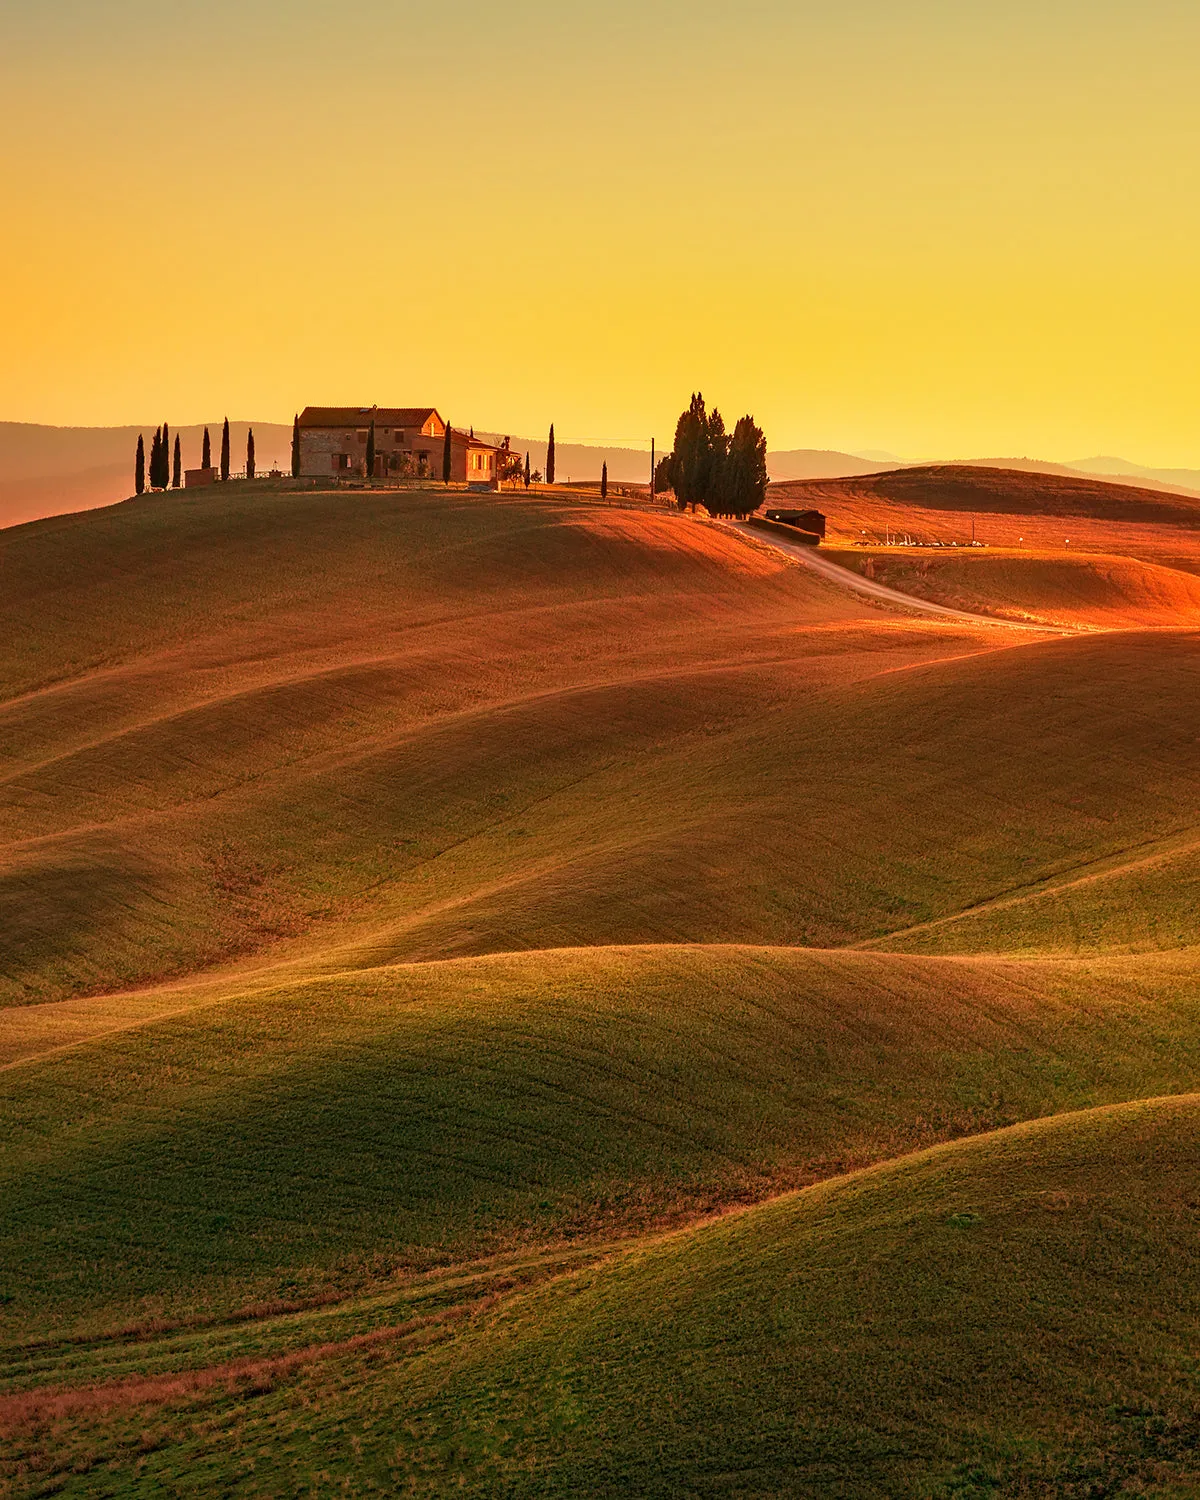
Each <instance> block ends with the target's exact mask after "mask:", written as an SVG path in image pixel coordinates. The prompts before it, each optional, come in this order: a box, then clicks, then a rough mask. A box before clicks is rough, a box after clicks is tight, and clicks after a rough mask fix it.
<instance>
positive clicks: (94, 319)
mask: <svg viewBox="0 0 1200 1500" xmlns="http://www.w3.org/2000/svg"><path fill="white" fill-rule="evenodd" d="M1198 73H1200V6H1198V5H1197V4H1196V3H1195V0H1186V3H1184V0H1137V3H1132V0H1088V3H1084V0H1036V3H1034V0H995V3H972V0H836V3H834V0H827V3H820V4H817V3H811V0H788V3H784V0H740V3H738V4H736V5H735V4H717V3H712V0H691V3H686V4H685V3H674V0H670V3H667V0H636V3H634V0H607V3H605V4H603V5H598V4H597V5H592V4H579V3H573V4H569V3H562V0H559V3H554V4H551V3H549V0H518V3H513V4H487V3H483V0H442V3H440V4H436V5H430V4H424V5H409V4H398V3H394V0H390V3H389V0H359V3H357V4H355V5H353V6H350V5H346V4H344V3H337V4H335V3H332V0H236V3H234V0H207V3H204V4H200V3H190V0H176V3H166V4H164V3H162V0H155V3H151V0H37V3H32V0H28V3H17V0H0V124H2V128H3V133H4V139H5V142H6V145H5V150H4V153H3V160H2V164H0V174H2V176H3V198H4V203H5V215H4V218H5V228H4V233H3V235H0V301H2V304H3V305H2V307H0V314H2V317H3V324H2V327H3V333H2V339H3V349H4V357H3V359H2V360H0V418H3V419H8V420H24V421H41V422H55V423H88V424H108V423H118V422H147V421H150V422H154V421H158V420H161V419H162V416H163V415H164V414H165V415H167V416H168V417H169V419H170V420H172V421H173V422H177V423H180V422H189V421H195V420H210V419H212V418H214V417H219V416H220V415H221V414H222V413H224V412H226V411H227V412H228V413H229V414H230V415H231V416H234V417H238V418H242V417H249V418H256V419H259V420H267V419H276V420H278V419H284V420H286V419H289V418H290V416H291V414H292V412H293V411H294V410H295V409H296V408H297V407H298V406H302V405H304V404H305V403H306V402H310V401H311V402H348V403H350V402H353V403H358V402H364V403H368V402H379V403H392V402H395V403H407V402H410V401H413V402H416V401H426V400H428V401H432V402H435V403H437V404H438V405H439V407H441V408H442V410H443V411H444V412H445V413H446V414H447V415H449V416H450V417H451V418H452V419H453V420H455V421H461V422H463V423H466V422H468V421H469V422H473V423H474V424H475V425H476V426H480V427H486V428H489V429H499V430H501V431H512V432H514V433H523V434H527V433H541V432H542V431H544V429H545V427H546V426H547V424H548V423H549V422H550V421H551V420H553V421H555V422H556V424H557V428H558V431H559V433H560V435H561V436H563V437H564V438H567V439H572V440H588V439H593V440H601V439H603V440H608V441H627V442H630V443H634V444H638V445H641V444H643V443H645V444H647V445H648V440H649V438H650V436H651V435H652V434H653V435H656V436H657V437H658V439H659V441H660V442H661V441H663V440H664V439H667V438H669V436H670V431H671V428H672V425H673V420H674V417H675V414H676V413H677V412H678V410H679V408H680V406H681V405H682V404H684V403H686V400H687V396H688V394H689V392H690V391H691V390H692V389H693V388H694V387H696V386H697V385H699V386H700V387H702V388H703V389H704V391H705V393H706V395H708V396H709V397H710V398H711V399H715V400H716V401H717V402H718V403H719V404H720V406H721V407H722V409H723V410H724V411H725V412H726V413H727V415H730V416H736V415H738V414H740V413H741V412H742V411H746V410H749V411H752V412H754V413H755V415H756V416H757V418H758V420H759V421H760V422H761V423H762V424H763V426H764V427H765V429H766V431H767V434H768V437H769V438H770V440H771V444H772V446H773V447H776V448H783V447H792V446H803V447H837V448H863V447H872V448H875V447H882V448H886V449H890V450H893V451H895V452H897V453H899V454H902V455H903V456H905V457H946V458H950V457H956V456H986V455H1019V454H1029V455H1037V456H1041V457H1047V458H1059V459H1071V458H1080V457H1084V456H1090V455H1092V454H1098V453H1120V454H1123V455H1124V456H1126V457H1129V458H1132V459H1135V460H1138V461H1141V462H1144V463H1151V464H1162V465H1191V466H1200V379H1198V362H1200V356H1198V352H1197V351H1198V350H1200V276H1198V274H1197V270H1198V260H1200V193H1198V191H1197V188H1198V186H1200V183H1198V181H1197V178H1198V176H1200V87H1198V83H1200V78H1198Z"/></svg>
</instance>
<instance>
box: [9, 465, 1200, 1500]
mask: <svg viewBox="0 0 1200 1500" xmlns="http://www.w3.org/2000/svg"><path fill="white" fill-rule="evenodd" d="M777 492H778V493H779V494H782V495H786V496H787V497H789V498H795V499H797V500H801V499H803V500H805V501H806V502H812V503H815V504H817V505H819V507H820V508H821V509H822V510H824V511H826V512H827V513H828V515H829V520H830V544H831V545H830V548H829V549H828V550H829V551H830V553H831V555H832V556H833V557H834V558H835V559H838V560H840V561H841V562H842V563H843V564H845V565H847V566H850V567H854V568H855V569H857V570H859V571H861V572H869V573H871V574H872V575H873V576H875V577H876V578H878V579H879V580H881V581H883V582H886V583H889V584H891V585H892V587H893V588H895V589H897V590H899V592H900V594H901V595H902V596H903V595H911V596H924V597H926V598H930V599H934V600H938V601H941V602H947V603H949V604H951V605H953V606H955V607H958V608H961V609H966V610H969V611H971V612H972V613H973V614H976V615H979V616H981V617H988V616H990V617H993V618H992V619H990V620H989V619H988V618H979V619H975V620H971V619H967V618H959V619H953V618H949V617H941V618H938V617H935V616H930V615H921V614H919V613H917V612H916V611H915V609H906V608H905V607H904V600H903V598H900V599H896V598H894V597H893V598H891V599H890V600H887V601H884V600H872V599H869V598H866V597H864V596H862V595H859V594H855V593H853V592H852V591H851V590H850V589H848V588H846V587H844V586H842V585H841V584H839V583H838V582H837V581H836V577H833V578H829V577H824V576H818V575H816V574H815V573H813V572H812V571H810V570H809V569H808V568H806V567H805V566H803V564H802V562H798V561H797V560H795V559H793V558H791V557H789V556H788V555H786V554H785V553H784V552H782V551H780V550H779V549H778V548H776V547H774V546H772V544H771V540H770V538H769V537H768V536H766V535H762V536H747V535H745V534H743V533H741V532H738V531H735V530H734V529H732V528H730V527H727V526H723V525H720V524H717V523H714V522H711V521H708V520H706V519H704V518H702V517H701V518H696V517H692V516H690V515H683V514H680V513H679V512H677V511H673V510H667V509H665V508H664V509H651V508H649V507H647V506H636V505H634V506H628V505H622V504H614V505H603V504H600V503H599V502H598V501H597V500H595V499H589V498H587V497H583V496H579V495H574V496H572V495H568V494H565V493H562V492H556V493H545V494H542V495H540V496H532V497H530V496H525V495H512V496H510V495H502V496H475V495H468V494H465V493H462V492H459V491H455V490H450V491H442V490H440V489H438V490H429V491H419V490H413V489H408V490H402V491H401V490H392V491H371V490H359V491H353V492H351V491H346V490H343V491H341V492H333V493H323V492H317V491H313V490H304V491H300V492H297V491H294V490H291V489H289V488H288V486H287V485H286V484H285V485H276V486H273V485H271V484H256V485H246V484H237V483H234V484H229V485H223V486H218V487H215V488H213V489H209V490H203V491H191V492H184V493H182V494H179V493H176V494H167V495H155V496H144V497H141V498H140V499H137V500H133V501H128V502H125V503H123V504H120V505H114V506H110V507H107V508H105V509H102V510H96V511H92V512H88V513H85V514H79V515H64V516H57V517H55V518H53V519H48V520H42V521H38V522H35V523H32V524H28V525H23V526H16V527H12V528H9V529H7V530H4V531H0V570H2V573H3V577H4V580H5V589H4V591H3V594H2V595H0V633H2V638H3V639H4V640H5V641H6V642H8V643H9V647H8V649H7V650H6V651H5V652H4V653H3V655H2V657H0V733H2V735H3V741H4V744H5V746H6V751H7V754H6V758H5V763H4V766H3V768H2V770H0V788H2V790H0V931H2V932H3V933H4V934H5V937H4V941H3V944H2V945H0V1080H2V1082H0V1095H2V1097H3V1107H4V1121H5V1125H4V1141H5V1144H4V1146H3V1148H2V1150H0V1447H2V1449H3V1457H0V1483H3V1484H7V1486H8V1487H9V1490H10V1491H11V1493H12V1494H14V1495H40V1494H49V1493H61V1494H67V1495H72V1494H78V1495H87V1494H95V1495H108V1494H120V1493H133V1492H141V1493H147V1494H155V1493H163V1494H173V1493H182V1492H184V1491H185V1490H186V1492H187V1493H189V1494H212V1495H217V1494H228V1493H232V1492H235V1491H236V1492H239V1493H240V1492H243V1491H244V1492H245V1493H261V1494H269V1495H278V1494H285V1493H287V1494H305V1493H313V1494H318V1493H329V1492H331V1491H332V1490H334V1489H337V1490H338V1491H340V1492H344V1493H352V1494H357V1493H380V1492H382V1493H398V1492H399V1493H413V1494H449V1493H468V1494H470V1493H476V1494H489V1495H501V1494H503V1495H514V1496H516V1495H526V1494H528V1495H535V1494H542V1495H553V1494H580V1495H583V1494H587V1495H609V1494H611V1495H617V1494H629V1493H636V1494H647V1495H657V1494H661V1495H678V1494H705V1493H713V1494H716V1493H722V1494H728V1493H745V1494H757V1495H809V1494H811V1495H826V1494H828V1495H847V1496H858V1495H862V1496H871V1495H894V1496H911V1497H914V1500H915V1497H928V1496H934V1495H937V1496H946V1497H949V1496H957V1497H964V1496H971V1497H974V1496H984V1495H1013V1496H1017V1495H1021V1496H1028V1495H1079V1496H1083V1495H1088V1496H1095V1495H1101V1494H1116V1493H1135V1494H1136V1493H1154V1494H1162V1495H1179V1496H1182V1495H1184V1494H1189V1493H1194V1492H1195V1487H1196V1485H1197V1484H1200V1470H1198V1469H1197V1465H1196V1459H1195V1442H1194V1435H1195V1433H1196V1431H1197V1430H1200V1426H1198V1424H1200V1394H1198V1393H1197V1391H1196V1388H1195V1382H1194V1378H1193V1373H1192V1370H1191V1364H1190V1353H1189V1350H1190V1348H1191V1345H1192V1344H1194V1342H1195V1336H1196V1332H1197V1327H1196V1319H1197V1288H1198V1287H1200V1280H1198V1279H1197V1267H1196V1264H1195V1246H1194V1240H1195V1234H1194V1228H1195V1225H1194V1218H1195V1201H1196V1198H1197V1194H1198V1193H1200V1183H1197V1182H1196V1181H1194V1178H1195V1175H1196V1173H1195V1165H1194V1158H1195V1152H1194V1150H1193V1143H1194V1138H1195V1130H1196V1123H1197V1121H1196V1109H1197V1103H1196V1097H1195V1094H1194V1091H1195V1089H1196V1087H1197V1056H1198V1054H1200V984H1198V983H1197V980H1196V973H1197V966H1196V953H1197V951H1198V949H1200V923H1198V922H1197V916H1196V913H1197V902H1196V895H1197V892H1198V890H1200V808H1198V806H1197V797H1196V774H1195V765H1196V728H1195V723H1194V714H1193V713H1192V712H1191V711H1190V705H1191V704H1192V703H1193V702H1194V701H1195V699H1196V695H1197V692H1198V690H1200V630H1198V629H1197V626H1198V625H1200V581H1198V580H1197V578H1196V576H1195V575H1196V573H1197V572H1198V571H1200V546H1198V545H1197V537H1200V526H1198V525H1197V523H1198V522H1200V499H1197V500H1196V501H1195V502H1194V503H1193V502H1191V501H1190V500H1189V499H1188V497H1186V496H1167V495H1165V494H1164V493H1162V492H1159V491H1139V490H1134V489H1131V488H1129V487H1128V486H1122V485H1117V484H1113V485H1107V484H1105V483H1103V482H1102V481H1089V480H1079V481H1076V480H1074V479H1071V478H1069V477H1063V476H1056V475H1049V476H1048V475H1036V474H1028V473H1025V474H1013V473H1008V474H1006V473H1001V472H999V471H988V470H978V469H975V470H972V469H965V468H964V469H958V468H937V469H933V470H925V471H923V472H922V471H918V470H913V469H906V470H901V471H892V472H886V473H880V474H873V475H867V476H865V477H857V478H853V479H840V480H830V481H815V482H812V483H807V484H797V485H788V486H778V487H774V488H773V491H772V495H773V497H774V495H775V494H776V493H777ZM972 518H974V519H975V523H976V526H977V528H982V527H983V526H986V527H987V529H988V534H987V537H986V539H987V540H988V541H990V542H992V543H994V544H995V545H993V546H989V547H988V548H986V549H984V548H980V549H973V550H963V549H961V548H959V549H951V548H940V549H933V548H920V549H917V548H896V547H888V546H881V545H878V544H879V543H881V542H883V541H885V540H890V533H891V532H892V531H896V530H899V531H901V532H904V531H908V532H909V533H911V534H912V536H913V537H914V538H915V539H920V540H932V539H959V540H961V539H962V538H961V536H956V537H955V538H947V537H946V536H945V533H946V532H947V531H949V530H951V529H954V530H955V531H956V532H959V533H960V532H961V531H962V530H963V528H964V526H965V527H966V529H967V531H968V533H969V529H970V524H971V520H972ZM1067 527H1069V528H1070V529H1069V530H1066V529H1065V528H1067ZM1060 532H1061V533H1063V534H1062V535H1060V534H1059V533H1060ZM1067 537H1069V538H1070V542H1069V543H1068V542H1067V540H1066V538H1067ZM864 540H865V541H868V542H870V543H871V545H869V546H861V545H860V546H855V545H853V544H854V543H855V542H860V543H861V542H863V541H864ZM1001 544H1003V545H1001ZM1006 620H1007V621H1009V622H1012V623H1006ZM1012 624H1019V625H1020V626H1021V627H1022V628H1021V629H1014V628H1012Z"/></svg>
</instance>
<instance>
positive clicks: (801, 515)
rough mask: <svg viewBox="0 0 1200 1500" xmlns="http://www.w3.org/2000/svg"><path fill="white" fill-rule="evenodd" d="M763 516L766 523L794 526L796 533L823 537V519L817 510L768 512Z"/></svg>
mask: <svg viewBox="0 0 1200 1500" xmlns="http://www.w3.org/2000/svg"><path fill="white" fill-rule="evenodd" d="M764 515H765V517H766V519H767V520H768V521H778V522H779V523H780V524H781V525H783V526H795V527H796V529H797V530H798V531H807V532H810V533H811V534H812V535H813V536H818V537H822V538H823V537H824V535H825V517H824V516H823V515H822V514H821V512H820V511H819V510H768V511H765V512H764Z"/></svg>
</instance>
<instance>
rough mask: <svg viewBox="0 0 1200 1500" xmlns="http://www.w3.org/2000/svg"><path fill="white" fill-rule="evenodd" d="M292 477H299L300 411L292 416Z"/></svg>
mask: <svg viewBox="0 0 1200 1500" xmlns="http://www.w3.org/2000/svg"><path fill="white" fill-rule="evenodd" d="M292 478H293V479H299V478H300V413H299V412H297V413H296V415H295V416H294V417H293V418H292Z"/></svg>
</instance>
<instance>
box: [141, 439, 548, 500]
mask: <svg viewBox="0 0 1200 1500" xmlns="http://www.w3.org/2000/svg"><path fill="white" fill-rule="evenodd" d="M138 441H139V442H140V441H141V439H140V438H139V439H138ZM525 488H526V489H528V488H529V454H528V453H527V454H526V455H525Z"/></svg>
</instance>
